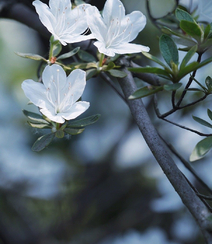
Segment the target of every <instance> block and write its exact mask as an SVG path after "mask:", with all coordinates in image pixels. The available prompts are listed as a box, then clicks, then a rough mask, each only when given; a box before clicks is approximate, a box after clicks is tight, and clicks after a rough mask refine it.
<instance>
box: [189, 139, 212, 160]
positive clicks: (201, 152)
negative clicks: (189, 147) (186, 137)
mask: <svg viewBox="0 0 212 244" xmlns="http://www.w3.org/2000/svg"><path fill="white" fill-rule="evenodd" d="M211 148H212V136H209V137H207V138H205V139H203V140H201V141H200V142H198V143H197V145H196V146H195V148H194V150H193V152H192V153H191V156H190V161H191V162H193V161H196V160H199V159H201V158H202V157H204V156H205V154H206V153H207V152H209V151H210V149H211Z"/></svg>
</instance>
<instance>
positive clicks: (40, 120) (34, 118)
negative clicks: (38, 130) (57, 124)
mask: <svg viewBox="0 0 212 244" xmlns="http://www.w3.org/2000/svg"><path fill="white" fill-rule="evenodd" d="M23 113H24V115H25V116H26V117H27V118H28V119H29V121H31V122H33V123H36V124H46V125H48V124H49V123H48V122H47V121H46V120H45V119H43V117H42V116H41V115H40V114H36V113H33V112H29V111H27V110H23Z"/></svg>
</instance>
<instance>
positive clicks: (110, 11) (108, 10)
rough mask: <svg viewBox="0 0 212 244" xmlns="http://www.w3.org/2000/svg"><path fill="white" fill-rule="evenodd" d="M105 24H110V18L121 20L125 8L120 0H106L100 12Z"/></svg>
mask: <svg viewBox="0 0 212 244" xmlns="http://www.w3.org/2000/svg"><path fill="white" fill-rule="evenodd" d="M102 16H103V18H104V22H105V23H106V25H109V24H110V21H111V19H118V20H121V19H123V18H124V16H125V8H124V5H123V3H122V2H121V1H120V0H107V1H106V3H105V6H104V9H103V12H102Z"/></svg>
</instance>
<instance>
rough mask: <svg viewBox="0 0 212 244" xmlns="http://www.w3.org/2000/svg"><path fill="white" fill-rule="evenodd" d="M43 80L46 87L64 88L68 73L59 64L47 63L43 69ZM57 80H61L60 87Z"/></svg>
mask: <svg viewBox="0 0 212 244" xmlns="http://www.w3.org/2000/svg"><path fill="white" fill-rule="evenodd" d="M42 80H43V84H44V86H45V87H46V89H48V88H50V89H52V90H55V89H57V88H59V89H63V87H65V86H66V73H65V71H64V69H63V68H62V67H61V66H60V65H58V64H53V65H51V66H49V65H47V66H46V67H45V69H44V71H43V74H42ZM57 81H59V87H57V84H58V83H57Z"/></svg>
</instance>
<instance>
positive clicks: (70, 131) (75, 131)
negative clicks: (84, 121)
mask: <svg viewBox="0 0 212 244" xmlns="http://www.w3.org/2000/svg"><path fill="white" fill-rule="evenodd" d="M84 130H85V128H81V129H74V128H65V129H64V132H65V133H67V134H69V135H73V136H74V135H78V134H81V133H82V132H83V131H84Z"/></svg>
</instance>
